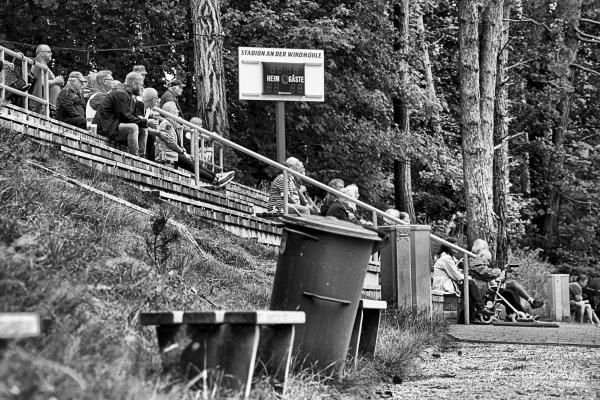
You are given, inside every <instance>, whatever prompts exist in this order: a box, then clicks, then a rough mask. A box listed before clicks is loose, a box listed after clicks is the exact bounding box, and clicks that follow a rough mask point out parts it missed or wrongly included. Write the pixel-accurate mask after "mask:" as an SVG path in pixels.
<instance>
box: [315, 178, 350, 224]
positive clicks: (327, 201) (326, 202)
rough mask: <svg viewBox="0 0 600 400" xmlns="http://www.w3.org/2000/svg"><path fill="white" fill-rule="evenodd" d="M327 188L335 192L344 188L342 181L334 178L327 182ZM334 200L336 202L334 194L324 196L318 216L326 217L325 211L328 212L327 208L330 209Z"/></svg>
mask: <svg viewBox="0 0 600 400" xmlns="http://www.w3.org/2000/svg"><path fill="white" fill-rule="evenodd" d="M328 186H330V187H332V188H334V189H335V190H342V189H343V188H344V181H343V180H341V179H338V178H335V179H332V180H330V181H329V183H328ZM335 200H336V196H335V195H334V194H331V193H329V192H327V194H326V195H325V198H324V199H323V204H322V205H321V211H320V214H321V215H322V216H325V215H327V210H329V207H331V205H332V204H333V203H334V202H335Z"/></svg>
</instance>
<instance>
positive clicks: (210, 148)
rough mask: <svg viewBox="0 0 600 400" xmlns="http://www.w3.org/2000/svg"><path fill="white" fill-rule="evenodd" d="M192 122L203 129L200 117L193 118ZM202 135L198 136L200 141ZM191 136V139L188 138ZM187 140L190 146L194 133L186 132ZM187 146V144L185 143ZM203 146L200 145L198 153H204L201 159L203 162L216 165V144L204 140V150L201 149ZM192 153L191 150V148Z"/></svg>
mask: <svg viewBox="0 0 600 400" xmlns="http://www.w3.org/2000/svg"><path fill="white" fill-rule="evenodd" d="M190 122H191V123H192V124H194V125H197V126H199V127H202V118H198V117H193V118H192V119H190ZM200 135H201V134H200V133H199V134H198V141H200V140H201V138H200ZM188 136H189V137H188ZM185 139H188V140H189V142H190V145H191V143H192V131H186V132H185V138H184V141H185ZM184 145H185V142H184ZM201 147H202V146H200V143H198V152H202V156H201V158H200V160H201V161H205V162H208V163H211V164H214V163H215V154H214V153H215V149H214V143H213V141H212V140H210V139H208V141H207V139H204V149H201ZM190 151H191V148H190Z"/></svg>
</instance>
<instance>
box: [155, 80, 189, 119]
mask: <svg viewBox="0 0 600 400" xmlns="http://www.w3.org/2000/svg"><path fill="white" fill-rule="evenodd" d="M184 87H185V85H184V84H183V83H182V82H181V81H180V80H179V79H173V80H172V81H171V82H170V83H169V88H168V89H167V91H166V92H164V93H163V95H162V96H161V97H160V107H161V108H162V106H164V105H165V104H166V103H168V102H170V101H172V102H174V103H175V105H176V106H177V111H179V116H180V117H181V118H183V112H182V111H181V107H180V106H179V101H178V100H177V98H178V97H179V96H181V94H182V93H183V88H184Z"/></svg>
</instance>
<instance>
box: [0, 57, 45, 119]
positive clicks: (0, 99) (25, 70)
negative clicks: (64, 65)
mask: <svg viewBox="0 0 600 400" xmlns="http://www.w3.org/2000/svg"><path fill="white" fill-rule="evenodd" d="M5 55H9V56H10V57H13V59H15V58H17V59H20V60H21V79H23V80H24V81H25V83H29V66H30V65H31V66H35V67H36V68H39V69H41V71H42V73H41V75H40V79H41V84H42V85H43V87H44V90H43V92H42V94H43V96H44V97H37V96H34V95H32V94H29V93H28V92H23V91H21V90H18V89H15V88H12V87H10V86H8V85H6V84H5V80H4V79H3V80H2V81H0V104H4V101H5V99H6V92H9V93H13V94H17V95H19V96H21V97H24V98H25V103H24V108H25V109H29V101H30V100H34V101H36V102H38V103H41V104H42V105H43V106H44V115H45V116H47V117H49V116H50V100H49V97H50V87H49V85H48V72H49V71H50V70H49V69H48V66H47V65H45V64H43V63H39V62H37V61H35V60H34V59H32V58H29V57H26V56H25V55H23V53H17V52H15V51H13V50H10V49H8V48H6V47H3V46H0V60H2V61H5ZM0 74H4V76H6V71H3V72H1V73H0Z"/></svg>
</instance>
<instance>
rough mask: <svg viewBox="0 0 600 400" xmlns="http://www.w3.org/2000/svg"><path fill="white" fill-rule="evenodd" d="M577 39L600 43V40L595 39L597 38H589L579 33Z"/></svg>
mask: <svg viewBox="0 0 600 400" xmlns="http://www.w3.org/2000/svg"><path fill="white" fill-rule="evenodd" d="M577 39H579V40H581V41H582V42H588V43H600V40H595V39H587V38H584V37H583V36H581V35H577Z"/></svg>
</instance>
